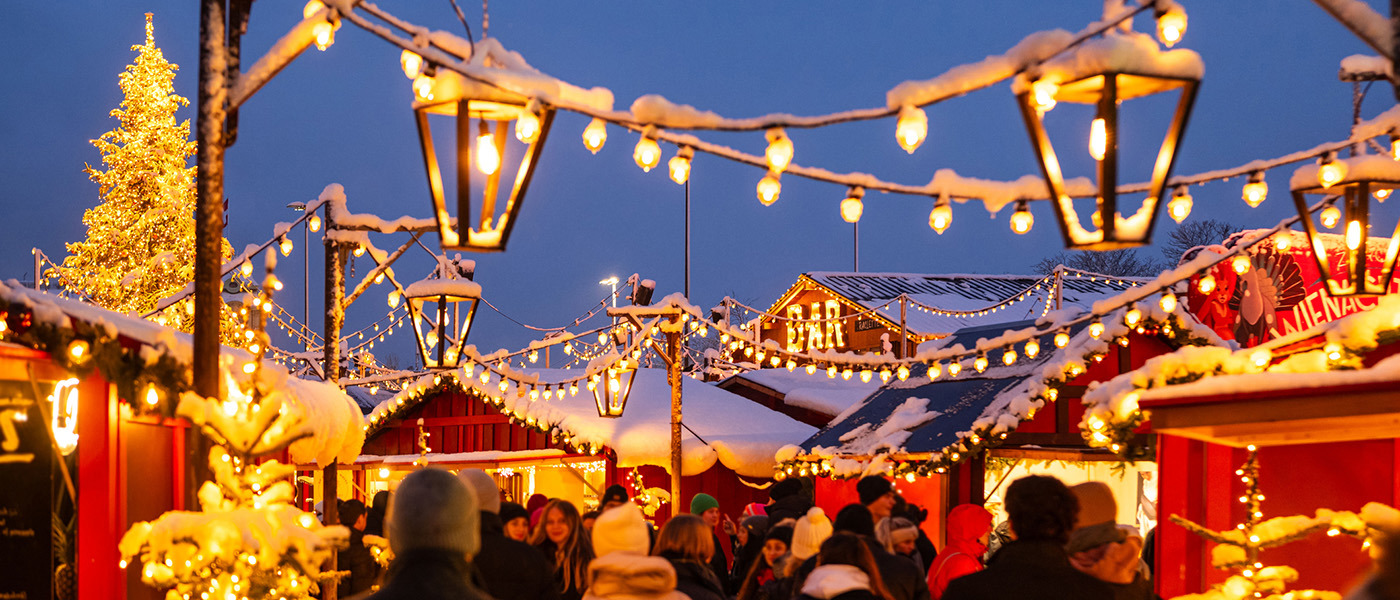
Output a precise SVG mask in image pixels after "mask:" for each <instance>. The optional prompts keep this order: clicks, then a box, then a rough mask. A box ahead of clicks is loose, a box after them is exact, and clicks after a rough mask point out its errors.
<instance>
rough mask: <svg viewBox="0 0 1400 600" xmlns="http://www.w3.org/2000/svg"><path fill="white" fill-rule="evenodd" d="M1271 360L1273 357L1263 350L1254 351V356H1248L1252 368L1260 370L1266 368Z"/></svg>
mask: <svg viewBox="0 0 1400 600" xmlns="http://www.w3.org/2000/svg"><path fill="white" fill-rule="evenodd" d="M1272 359H1273V355H1272V354H1269V351H1268V350H1264V349H1260V350H1256V351H1254V354H1251V355H1250V356H1249V360H1250V362H1253V363H1254V366H1256V367H1259V368H1261V369H1262V368H1264V367H1266V366H1268V365H1269V361H1270V360H1272Z"/></svg>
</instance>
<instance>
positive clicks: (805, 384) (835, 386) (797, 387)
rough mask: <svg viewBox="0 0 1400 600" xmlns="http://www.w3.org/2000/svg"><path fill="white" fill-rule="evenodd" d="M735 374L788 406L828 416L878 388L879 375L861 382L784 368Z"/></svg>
mask: <svg viewBox="0 0 1400 600" xmlns="http://www.w3.org/2000/svg"><path fill="white" fill-rule="evenodd" d="M736 377H739V378H741V379H746V380H748V381H751V382H753V383H756V384H758V385H761V386H763V387H766V388H768V389H770V390H773V391H774V392H777V393H778V394H779V395H781V396H782V398H783V403H784V404H787V405H788V406H796V407H798V408H805V409H807V410H811V411H815V412H818V413H821V414H823V415H831V416H834V415H838V414H841V413H842V412H844V411H845V410H846V409H848V408H850V407H851V406H853V405H855V404H858V403H859V402H860V401H861V400H864V399H865V398H867V397H869V396H870V395H871V394H873V393H875V390H878V389H880V382H879V380H878V379H871V380H870V381H869V382H867V383H862V382H861V381H860V379H857V378H852V379H850V380H844V379H840V378H831V377H827V376H826V375H825V374H821V375H808V374H806V373H805V372H796V371H794V372H789V371H787V370H785V369H756V370H753V371H749V372H747V373H742V374H740V375H736Z"/></svg>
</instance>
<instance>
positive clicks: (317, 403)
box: [0, 279, 364, 465]
mask: <svg viewBox="0 0 1400 600" xmlns="http://www.w3.org/2000/svg"><path fill="white" fill-rule="evenodd" d="M0 301H3V302H5V303H6V304H8V305H19V306H23V307H26V308H28V309H30V310H32V311H33V313H34V319H35V321H36V323H47V324H49V325H53V326H55V327H58V328H60V329H68V330H71V329H73V325H74V321H81V322H83V323H85V324H86V325H87V326H89V327H92V328H94V329H97V330H100V331H103V332H104V333H105V334H106V335H107V336H109V337H114V338H116V337H121V338H126V339H129V340H132V341H134V342H137V343H139V344H140V345H141V347H140V349H139V350H138V352H139V356H140V357H141V358H143V359H144V360H145V364H146V365H151V364H154V363H156V361H158V360H160V359H161V358H169V359H172V360H174V361H175V362H176V363H177V364H179V365H180V366H181V367H182V368H183V369H184V370H185V371H188V370H189V369H190V367H189V365H190V364H191V363H192V362H193V357H194V341H193V337H192V336H191V335H190V334H187V333H181V332H179V331H176V330H174V329H171V328H169V327H166V326H164V325H160V324H158V323H155V322H152V321H147V320H145V319H142V318H140V317H136V316H133V315H124V314H120V313H116V312H112V311H110V310H107V309H104V308H100V307H96V306H92V305H90V304H84V303H82V302H78V301H76V300H69V299H66V298H60V297H58V296H53V295H50V294H46V293H43V292H39V291H36V290H32V289H29V288H26V287H24V286H22V285H20V284H19V282H17V281H15V280H13V279H11V280H9V281H6V282H4V283H0ZM219 354H220V356H219V364H220V369H221V370H222V371H223V372H224V374H225V375H224V376H225V377H228V378H232V379H234V380H235V381H242V380H243V379H244V378H246V377H247V375H245V374H244V373H243V372H242V369H239V368H236V367H237V366H239V365H243V364H245V363H247V362H248V361H250V360H252V358H253V355H252V354H249V353H248V352H245V351H243V350H239V349H235V348H229V347H221V348H220V351H219ZM264 366H265V367H266V368H264V369H263V373H264V376H265V377H269V378H271V379H272V384H273V386H275V387H284V388H285V389H286V390H287V392H288V395H289V396H290V397H291V398H292V400H293V401H294V402H295V403H296V404H297V405H299V406H301V408H302V409H303V410H304V411H305V412H306V417H307V422H308V423H309V424H310V425H311V428H312V436H311V437H309V438H305V439H302V440H300V441H297V442H295V443H293V444H292V445H291V446H290V447H289V451H290V452H291V456H292V460H293V461H294V462H298V463H311V462H316V463H317V464H322V465H325V464H330V462H331V461H333V460H334V461H339V462H346V463H348V462H352V461H354V460H355V457H356V456H358V455H359V453H360V448H361V446H362V445H363V444H364V432H363V429H362V428H361V427H360V421H361V416H360V410H359V408H358V407H357V406H356V404H355V401H354V400H352V399H351V398H350V397H349V396H346V395H345V393H344V392H342V391H341V390H340V388H338V387H336V386H334V385H331V384H328V383H325V382H321V381H308V380H302V379H295V378H292V377H288V376H287V375H286V374H285V372H284V371H283V370H282V369H281V368H280V367H278V366H277V365H276V364H274V363H272V362H267V361H265V362H264ZM185 379H186V380H187V379H188V377H185Z"/></svg>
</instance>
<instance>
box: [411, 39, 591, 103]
mask: <svg viewBox="0 0 1400 600" xmlns="http://www.w3.org/2000/svg"><path fill="white" fill-rule="evenodd" d="M430 39H431V41H432V43H433V45H434V46H437V47H439V48H444V49H445V50H447V51H449V52H452V53H453V54H458V55H459V56H461V57H462V58H464V59H466V60H465V61H462V62H458V63H456V64H455V65H452V67H453V69H454V70H445V69H439V70H438V74H437V77H435V78H434V82H433V91H432V97H433V99H432V100H431V101H429V102H426V103H419V104H418V105H422V104H442V103H447V102H456V101H458V100H461V99H463V98H472V99H484V100H498V101H505V102H511V103H515V104H524V103H525V102H527V101H528V100H530V99H538V100H539V101H540V102H544V103H546V104H554V105H561V106H574V107H584V108H589V109H592V110H594V111H611V110H612V107H613V93H612V91H611V90H608V89H607V88H601V87H595V88H591V89H583V88H580V87H576V86H573V85H570V84H568V83H565V82H564V81H562V80H559V79H555V78H553V77H550V76H548V75H545V74H544V73H541V72H540V71H539V70H537V69H535V68H534V67H532V66H530V64H529V63H527V62H525V58H524V57H523V56H521V55H520V53H518V52H514V51H511V50H507V49H506V48H505V46H503V45H501V42H500V41H499V40H496V39H495V38H484V39H482V40H481V41H478V42H476V44H475V51H474V52H472V51H471V45H469V43H468V42H467V41H466V40H463V39H461V38H459V37H457V36H456V35H453V34H450V33H447V32H444V31H433V32H431V33H430ZM455 69H460V70H461V71H462V73H465V74H466V75H463V74H462V73H458V72H456V70H455ZM486 82H490V83H486Z"/></svg>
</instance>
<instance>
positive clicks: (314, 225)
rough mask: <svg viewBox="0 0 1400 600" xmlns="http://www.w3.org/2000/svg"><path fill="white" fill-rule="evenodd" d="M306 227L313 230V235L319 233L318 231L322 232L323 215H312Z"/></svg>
mask: <svg viewBox="0 0 1400 600" xmlns="http://www.w3.org/2000/svg"><path fill="white" fill-rule="evenodd" d="M306 226H307V227H309V228H311V231H312V232H313V233H314V232H317V231H320V230H321V215H311V218H309V219H307V220H306Z"/></svg>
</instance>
